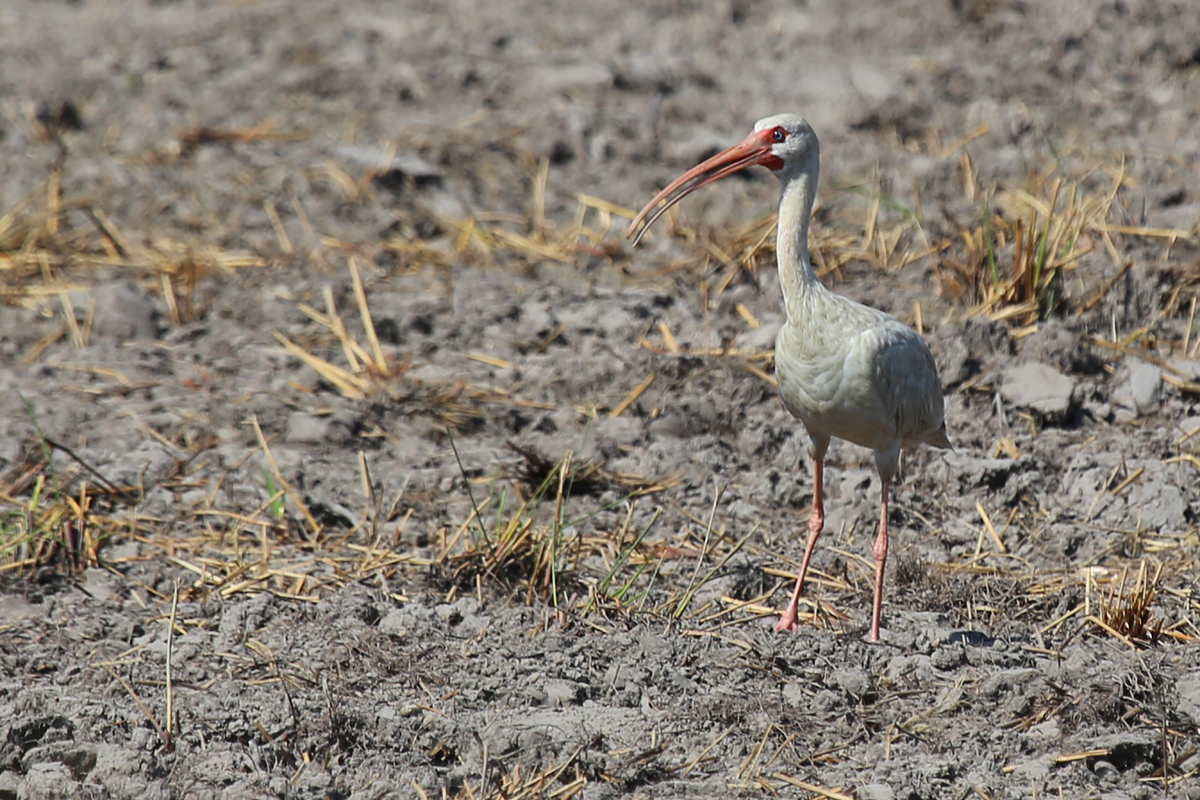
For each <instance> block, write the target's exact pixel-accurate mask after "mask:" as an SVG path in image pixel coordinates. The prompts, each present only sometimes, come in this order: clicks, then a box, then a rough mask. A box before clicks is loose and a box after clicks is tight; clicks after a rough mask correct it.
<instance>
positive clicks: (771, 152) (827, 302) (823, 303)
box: [626, 114, 951, 642]
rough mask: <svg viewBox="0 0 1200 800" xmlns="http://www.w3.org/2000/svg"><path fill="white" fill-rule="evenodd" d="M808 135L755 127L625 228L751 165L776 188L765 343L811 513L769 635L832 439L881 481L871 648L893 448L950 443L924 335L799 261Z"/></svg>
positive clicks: (785, 117)
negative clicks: (796, 433) (802, 449)
mask: <svg viewBox="0 0 1200 800" xmlns="http://www.w3.org/2000/svg"><path fill="white" fill-rule="evenodd" d="M820 161H821V156H820V145H819V144H818V142H817V135H816V133H815V132H814V131H813V129H812V126H811V125H809V123H808V122H807V121H805V120H804V119H803V118H802V117H800V116H797V115H796V114H775V115H773V116H769V117H764V118H763V119H760V120H759V121H758V122H756V123H755V124H754V130H753V131H752V132H751V133H750V134H749V135H748V136H746V138H745V139H743V140H742V141H741V142H739V143H738V144H736V145H734V146H733V147H730V148H729V149H727V150H724V151H722V152H720V153H718V154H717V155H715V156H713V157H712V158H709V159H707V160H705V161H704V162H702V163H700V164H698V165H697V166H695V167H693V168H692V169H690V170H688V171H687V172H685V173H684V174H683V175H681V176H680V177H679V178H677V179H676V180H675V181H673V182H672V183H671V184H670V185H668V186H667V187H666V188H665V189H663V190H662V191H661V192H660V193H659V194H658V195H657V196H656V197H655V198H654V199H653V200H651V201H650V202H649V203H647V204H646V206H645V208H643V209H642V210H641V211H640V212H639V213H638V214H637V216H636V217H634V219H633V222H632V223H631V224H630V226H629V230H628V232H627V234H626V235H627V237H628V238H629V239H631V240H632V246H634V247H636V246H637V243H638V242H639V241H640V240H641V238H642V236H644V235H645V233H646V231H647V230H649V228H650V226H651V225H653V224H654V222H655V220H657V219H658V218H659V217H661V216H662V215H663V214H664V213H666V211H667V209H669V208H671V207H672V206H673V205H675V204H676V203H678V202H679V201H680V200H681V199H683V198H684V197H685V196H687V195H688V194H690V193H691V192H693V191H695V190H696V189H699V188H700V187H702V186H706V185H708V184H710V183H713V182H715V181H718V180H720V179H722V178H725V177H727V176H729V175H733V174H734V173H738V172H741V171H743V170H746V169H749V168H750V167H753V166H763V167H766V168H767V169H769V170H770V171H771V172H773V173H774V174H775V175H776V176H777V177H778V178H779V182H780V194H779V215H778V222H777V231H776V250H775V252H776V260H777V267H778V272H779V281H780V285H781V287H782V289H783V300H784V307H785V310H786V312H787V319H786V321H785V322H784V324H783V326H782V327H781V328H780V329H779V333H778V335H777V336H776V339H775V376H776V381H777V383H778V384H779V393H780V395H781V397H782V399H783V404H784V406H785V407H786V408H787V410H788V411H789V412H791V414H792V416H794V417H796V418H797V419H799V420H800V422H801V424H802V425H803V426H804V429H805V430H806V431H807V433H808V438H809V447H808V453H809V456H810V457H811V458H812V460H813V465H814V468H813V483H814V486H813V506H812V513H811V515H810V517H809V520H808V539H807V541H806V542H805V546H804V559H803V561H802V562H801V564H800V573H799V575H798V576H797V578H796V586H795V589H794V590H793V592H792V596H791V599H790V600H789V601H788V605H787V607H786V608H785V610H784V611H783V613H782V615H781V616H780V618H779V622H778V623H777V624H776V625H775V630H777V631H785V630H793V629H794V628H796V625H797V615H796V612H797V608H798V606H799V602H800V597H801V596H802V594H803V592H804V582H805V578H806V577H807V575H808V567H809V562H810V561H811V559H812V555H813V549H814V548H815V547H816V544H817V538H818V537H819V536H820V535H821V530H822V528H823V527H824V525H825V506H824V473H825V454H826V452H827V450H828V449H829V443H830V441H831V440H832V439H835V438H836V439H843V440H845V441H848V442H852V443H854V444H856V445H859V446H861V447H866V448H869V449H871V450H873V451H875V467H876V469H877V470H878V473H879V478H880V482H881V491H880V512H879V532H878V534H877V536H876V538H875V541H874V544H873V545H872V548H871V553H872V555H873V556H874V561H875V595H874V600H873V602H872V606H871V628H870V633H869V636H868V639H869V641H871V642H878V641H879V630H880V618H881V615H882V607H883V576H884V569H885V567H886V565H887V555H888V497H889V493H890V491H891V487H892V482H893V481H894V479H895V477H896V472H897V469H898V468H899V464H900V452H901V450H902V449H904V450H909V449H912V448H914V447H916V446H918V445H921V444H925V445H930V446H932V447H936V448H943V449H944V448H949V447H951V443H950V439H949V437H948V436H947V434H946V422H945V413H944V402H945V401H944V398H943V396H942V384H941V380H940V379H939V378H938V372H937V365H936V363H935V362H934V358H933V354H932V353H931V352H930V350H929V346H928V345H927V344H926V343H925V340H924V339H922V338H921V336H920V335H919V334H918V333H917V332H916V331H914V330H913V329H912V328H910V327H909V326H907V325H905V324H904V323H902V322H900V321H899V320H898V319H896V318H895V317H893V316H891V315H890V314H887V313H885V312H883V311H880V310H878V309H876V308H872V307H870V306H865V305H863V304H862V303H857V302H855V301H853V300H850V299H849V298H846V297H842V296H841V295H838V294H835V293H834V292H832V291H830V290H829V289H828V288H827V287H826V286H825V285H824V284H823V283H822V282H821V280H820V278H818V277H817V273H816V272H815V271H814V270H813V266H812V261H811V260H810V259H809V254H808V226H809V221H810V218H811V217H812V209H813V203H814V201H815V200H816V194H817V179H818V175H819V173H820Z"/></svg>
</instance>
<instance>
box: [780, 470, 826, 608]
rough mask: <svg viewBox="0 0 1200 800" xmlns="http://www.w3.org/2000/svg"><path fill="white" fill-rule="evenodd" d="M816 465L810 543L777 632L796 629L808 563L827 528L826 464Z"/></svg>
mask: <svg viewBox="0 0 1200 800" xmlns="http://www.w3.org/2000/svg"><path fill="white" fill-rule="evenodd" d="M816 465H817V466H816V469H815V473H816V475H815V480H814V489H813V508H812V516H810V517H809V518H808V542H807V543H806V544H805V545H804V560H803V561H801V562H800V575H799V577H797V578H796V588H795V590H793V591H792V599H791V600H790V601H788V604H787V608H786V609H785V610H784V612H783V616H781V617H780V618H779V622H777V623H776V624H775V630H777V631H790V630H792V629H793V628H795V627H796V611H797V609H798V608H799V605H800V595H801V594H803V593H804V579H805V578H806V577H808V562H809V561H811V560H812V554H813V550H814V549H815V548H816V546H817V537H818V536H820V535H821V529H822V528H824V527H825V500H824V495H825V491H824V486H823V483H824V480H823V479H824V472H825V464H824V462H823V461H821V460H818V461H817V462H816Z"/></svg>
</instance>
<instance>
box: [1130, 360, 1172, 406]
mask: <svg viewBox="0 0 1200 800" xmlns="http://www.w3.org/2000/svg"><path fill="white" fill-rule="evenodd" d="M1162 383H1163V376H1162V370H1161V369H1159V368H1158V367H1156V366H1154V365H1153V364H1145V363H1142V362H1138V363H1136V364H1134V365H1133V368H1132V369H1131V370H1129V384H1128V385H1129V394H1130V396H1131V397H1132V398H1133V403H1134V405H1135V406H1136V407H1137V410H1138V411H1139V412H1140V413H1143V414H1145V413H1146V412H1148V411H1152V410H1154V408H1155V407H1156V406H1157V405H1158V392H1159V389H1161V388H1162Z"/></svg>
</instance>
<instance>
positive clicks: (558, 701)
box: [542, 681, 584, 708]
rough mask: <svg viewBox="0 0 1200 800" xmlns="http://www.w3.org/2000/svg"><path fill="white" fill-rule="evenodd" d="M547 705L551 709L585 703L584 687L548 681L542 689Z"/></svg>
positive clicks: (568, 682) (569, 682) (565, 682)
mask: <svg viewBox="0 0 1200 800" xmlns="http://www.w3.org/2000/svg"><path fill="white" fill-rule="evenodd" d="M542 692H543V693H544V694H545V695H546V705H548V706H550V707H551V708H559V707H562V706H574V705H578V704H579V703H581V702H582V701H583V694H584V692H583V687H582V686H580V685H579V684H577V683H572V682H571V681H546V683H545V685H544V686H543V687H542Z"/></svg>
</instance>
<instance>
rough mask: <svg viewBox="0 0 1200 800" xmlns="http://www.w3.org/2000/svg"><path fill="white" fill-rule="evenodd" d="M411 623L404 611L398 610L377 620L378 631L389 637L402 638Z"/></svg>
mask: <svg viewBox="0 0 1200 800" xmlns="http://www.w3.org/2000/svg"><path fill="white" fill-rule="evenodd" d="M411 622H412V618H411V617H410V616H409V615H408V614H407V613H405V611H404V609H402V608H398V609H396V610H395V611H392V612H390V613H388V614H387V615H385V616H384V618H383V619H381V620H379V630H381V631H383V632H384V633H386V634H388V635H389V636H404V635H405V634H407V633H408V627H409V623H411Z"/></svg>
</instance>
